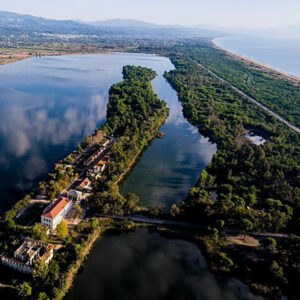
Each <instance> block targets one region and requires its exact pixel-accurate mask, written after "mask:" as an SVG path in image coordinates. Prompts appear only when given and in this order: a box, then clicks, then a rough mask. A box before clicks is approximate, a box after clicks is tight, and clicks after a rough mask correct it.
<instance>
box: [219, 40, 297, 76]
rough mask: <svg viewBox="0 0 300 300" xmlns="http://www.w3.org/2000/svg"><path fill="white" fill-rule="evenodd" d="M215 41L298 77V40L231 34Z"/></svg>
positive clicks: (223, 46)
mask: <svg viewBox="0 0 300 300" xmlns="http://www.w3.org/2000/svg"><path fill="white" fill-rule="evenodd" d="M215 42H216V44H217V45H219V46H220V47H222V48H225V49H227V50H229V51H232V52H234V53H237V54H241V55H243V56H246V57H249V58H252V59H254V60H256V61H258V62H260V63H263V64H267V65H269V66H270V67H273V68H275V69H278V70H281V71H284V72H287V73H290V74H293V75H296V76H299V77H300V40H289V39H263V38H254V37H248V36H232V37H225V38H218V39H216V40H215Z"/></svg>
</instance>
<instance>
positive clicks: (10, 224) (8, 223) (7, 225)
mask: <svg viewBox="0 0 300 300" xmlns="http://www.w3.org/2000/svg"><path fill="white" fill-rule="evenodd" d="M14 227H15V222H14V220H13V219H7V220H6V221H5V228H6V230H11V229H13V228H14Z"/></svg>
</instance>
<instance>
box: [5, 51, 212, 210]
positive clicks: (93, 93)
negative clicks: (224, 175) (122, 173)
mask: <svg viewBox="0 0 300 300" xmlns="http://www.w3.org/2000/svg"><path fill="white" fill-rule="evenodd" d="M127 64H134V65H141V66H146V67H150V68H152V69H154V70H155V71H156V72H157V73H158V76H157V78H156V79H155V80H154V81H153V87H154V89H155V91H156V92H157V93H158V95H159V97H161V98H164V99H165V100H166V101H167V102H168V105H169V106H170V107H171V111H170V117H169V118H168V120H167V122H166V124H165V125H164V127H163V131H164V132H165V133H166V136H165V137H164V138H163V139H159V140H158V139H156V140H155V141H154V142H153V143H152V145H151V147H149V148H148V150H147V151H146V152H144V154H143V155H142V157H141V158H140V161H139V163H138V164H137V165H136V167H135V168H134V170H133V172H132V173H131V174H130V175H129V176H128V178H127V179H126V180H125V181H124V183H123V188H122V191H124V192H127V191H132V192H136V193H137V194H139V195H140V196H141V201H142V203H144V204H153V205H156V204H162V205H163V204H168V203H169V202H170V201H178V200H180V199H182V197H183V196H184V195H185V193H186V192H187V190H188V189H189V187H190V186H191V185H192V184H193V183H194V182H195V180H196V178H197V176H198V175H199V173H200V171H201V169H202V168H204V167H205V166H206V164H207V163H208V162H209V161H210V159H211V157H212V155H213V153H214V152H215V146H214V145H212V144H211V143H210V142H208V140H207V139H204V138H203V137H202V136H201V135H199V134H198V132H197V130H195V128H193V127H192V126H190V125H189V124H188V123H187V122H186V121H185V120H184V118H183V116H182V113H181V105H180V103H179V102H178V101H177V96H176V93H175V92H174V91H173V90H172V89H171V87H170V86H169V85H168V83H167V82H166V81H165V79H164V78H163V77H162V74H163V72H164V71H168V70H170V69H171V68H173V65H172V64H171V62H170V61H169V60H168V59H167V58H163V57H158V56H154V55H146V54H127V53H112V54H101V55H70V56H60V57H42V58H30V59H26V60H23V61H19V62H16V63H12V64H8V65H4V66H0V78H1V80H0V145H1V147H0V190H1V195H0V212H3V211H5V210H6V209H7V208H9V207H11V205H12V204H13V203H14V202H15V201H16V200H18V199H20V198H21V196H22V195H23V194H24V192H25V191H26V190H29V189H30V188H31V187H32V186H33V184H35V183H36V182H37V180H38V179H39V178H41V177H42V176H44V175H45V174H47V173H48V172H49V171H50V170H51V169H52V166H53V163H54V162H56V161H57V160H58V159H60V158H62V157H64V156H65V155H66V154H67V153H69V152H71V151H72V150H73V149H74V147H76V145H77V144H78V143H79V142H80V141H81V140H82V139H83V138H84V137H85V136H86V135H88V134H90V133H92V132H93V131H94V129H95V128H96V126H98V125H100V124H101V123H102V122H103V121H104V119H105V114H106V103H107V96H108V90H109V87H110V86H111V85H112V84H113V83H116V82H118V81H120V80H122V73H121V71H122V67H123V66H124V65H127Z"/></svg>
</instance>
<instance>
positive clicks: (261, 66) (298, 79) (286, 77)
mask: <svg viewBox="0 0 300 300" xmlns="http://www.w3.org/2000/svg"><path fill="white" fill-rule="evenodd" d="M216 39H217V38H214V39H212V40H211V44H212V46H213V47H214V48H216V49H218V50H220V51H222V52H224V53H226V54H227V55H228V56H230V57H231V58H233V59H235V60H238V61H240V62H242V63H244V64H247V65H249V66H251V67H254V68H258V69H260V70H261V71H264V72H267V73H271V74H272V75H274V76H276V77H278V78H280V79H284V80H289V81H292V82H293V83H294V84H300V77H298V76H296V75H292V74H289V73H287V72H285V71H282V70H278V69H276V68H274V67H271V66H269V65H267V64H264V63H262V62H258V61H256V60H254V59H252V58H250V57H247V56H244V55H242V54H238V53H235V52H232V51H230V50H228V49H226V48H223V47H221V46H220V45H218V44H217V42H216Z"/></svg>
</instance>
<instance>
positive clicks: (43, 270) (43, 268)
mask: <svg viewBox="0 0 300 300" xmlns="http://www.w3.org/2000/svg"><path fill="white" fill-rule="evenodd" d="M47 274H48V265H47V264H46V263H45V262H44V261H43V260H41V259H37V260H35V261H34V263H33V274H32V275H33V277H34V278H35V279H41V280H44V279H45V278H46V277H47Z"/></svg>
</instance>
